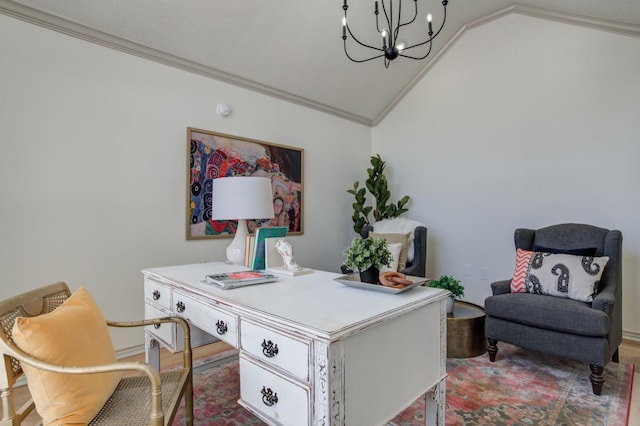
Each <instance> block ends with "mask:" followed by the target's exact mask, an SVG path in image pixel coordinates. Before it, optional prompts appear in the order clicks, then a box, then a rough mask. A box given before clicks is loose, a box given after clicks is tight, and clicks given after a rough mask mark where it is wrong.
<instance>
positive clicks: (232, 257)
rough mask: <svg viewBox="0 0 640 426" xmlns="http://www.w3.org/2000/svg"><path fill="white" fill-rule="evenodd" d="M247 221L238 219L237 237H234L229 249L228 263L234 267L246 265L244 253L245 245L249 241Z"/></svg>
mask: <svg viewBox="0 0 640 426" xmlns="http://www.w3.org/2000/svg"><path fill="white" fill-rule="evenodd" d="M248 234H249V232H248V231H247V221H246V220H244V219H238V228H237V229H236V236H235V237H233V241H231V244H229V246H228V247H227V261H228V262H229V263H233V264H234V265H244V251H245V243H246V239H247V235H248Z"/></svg>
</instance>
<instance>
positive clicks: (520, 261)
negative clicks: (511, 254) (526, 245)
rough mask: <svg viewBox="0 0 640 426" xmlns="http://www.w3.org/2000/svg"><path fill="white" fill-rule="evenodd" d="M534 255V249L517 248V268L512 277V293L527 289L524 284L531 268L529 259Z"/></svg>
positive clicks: (522, 291)
mask: <svg viewBox="0 0 640 426" xmlns="http://www.w3.org/2000/svg"><path fill="white" fill-rule="evenodd" d="M532 255H533V252H532V251H528V250H522V249H517V250H516V268H515V270H514V271H513V278H512V279H511V293H524V292H526V291H527V288H526V286H525V285H524V283H525V280H526V278H527V272H528V270H529V260H530V259H531V256H532Z"/></svg>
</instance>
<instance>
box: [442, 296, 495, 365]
mask: <svg viewBox="0 0 640 426" xmlns="http://www.w3.org/2000/svg"><path fill="white" fill-rule="evenodd" d="M484 319H485V313H484V309H482V307H480V306H478V305H474V304H473V303H469V302H462V301H456V302H455V304H454V305H453V313H451V314H448V315H447V358H471V357H474V356H479V355H482V354H483V353H485V352H486V351H487V339H486V338H485V336H484Z"/></svg>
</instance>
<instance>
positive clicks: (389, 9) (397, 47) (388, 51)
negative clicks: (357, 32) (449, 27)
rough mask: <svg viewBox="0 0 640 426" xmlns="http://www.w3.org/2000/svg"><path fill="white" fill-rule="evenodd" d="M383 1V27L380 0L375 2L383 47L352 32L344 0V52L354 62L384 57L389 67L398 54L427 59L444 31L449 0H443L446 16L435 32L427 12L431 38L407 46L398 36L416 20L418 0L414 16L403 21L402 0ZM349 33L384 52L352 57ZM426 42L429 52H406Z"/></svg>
mask: <svg viewBox="0 0 640 426" xmlns="http://www.w3.org/2000/svg"><path fill="white" fill-rule="evenodd" d="M381 3H382V11H383V13H384V18H385V20H386V22H383V27H382V28H381V27H380V21H379V14H380V13H379V8H378V1H377V0H376V1H375V2H374V7H375V9H374V14H375V15H376V29H377V30H378V33H380V35H381V36H382V47H375V46H370V45H368V44H366V43H362V42H361V41H360V40H358V39H357V38H356V36H354V35H353V33H352V32H351V28H349V23H348V22H347V10H348V9H349V6H348V5H347V0H344V4H343V5H342V10H344V17H343V18H342V40H343V42H344V53H345V54H346V55H347V58H349V59H351V60H352V61H353V62H368V61H371V60H373V59H378V58H382V57H384V67H385V68H389V64H390V63H391V61H393V60H394V59H396V58H397V57H398V56H402V57H404V58H409V59H416V60H421V59H425V58H426V57H427V56H429V54H430V53H431V46H432V41H433V39H435V38H436V37H437V36H438V34H440V31H442V28H443V27H444V23H445V21H446V20H447V3H449V2H448V0H442V9H443V16H444V17H443V19H442V24H441V25H440V28H439V29H438V31H436V32H435V34H434V32H433V28H432V26H431V14H430V13H429V14H427V16H426V22H427V26H428V31H427V34H428V35H429V38H427V39H426V40H425V41H423V42H420V43H416V44H412V45H410V46H407V43H405V42H403V41H401V39H399V38H398V37H399V35H400V28H402V27H404V26H405V25H409V24H411V23H413V22H414V21H415V20H416V18H417V16H418V0H413V4H414V13H413V18H412V19H411V20H408V21H406V22H401V18H402V0H395V1H394V0H388V2H386V3H385V0H381ZM387 3H388V4H387ZM394 3H395V4H396V8H397V10H398V12H397V16H394V14H393V6H394ZM394 18H395V20H394ZM385 23H386V27H384V24H385ZM347 33H349V35H350V36H351V38H353V40H354V41H355V42H356V43H358V44H359V45H360V46H363V47H367V48H369V49H373V50H377V51H379V52H382V53H380V54H376V55H374V56H372V57H370V58H367V59H354V58H352V57H351V55H349V52H348V51H347V38H348V37H347ZM425 44H428V45H429V49H428V50H427V53H425V54H424V55H422V56H411V55H407V54H406V52H407V51H408V50H409V49H413V48H415V47H420V46H424V45H425Z"/></svg>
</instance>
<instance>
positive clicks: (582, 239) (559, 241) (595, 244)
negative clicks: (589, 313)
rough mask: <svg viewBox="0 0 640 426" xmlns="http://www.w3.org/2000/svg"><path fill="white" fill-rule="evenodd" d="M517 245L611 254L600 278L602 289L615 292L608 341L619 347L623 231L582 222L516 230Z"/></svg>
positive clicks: (520, 247) (515, 239)
mask: <svg viewBox="0 0 640 426" xmlns="http://www.w3.org/2000/svg"><path fill="white" fill-rule="evenodd" d="M514 241H515V246H516V248H519V249H523V250H533V249H534V248H543V249H539V250H538V251H545V250H544V249H556V250H561V251H570V250H581V249H591V248H595V254H594V256H596V257H600V256H608V257H609V262H608V263H607V266H606V268H605V269H604V273H603V274H602V277H601V278H600V284H599V292H602V291H604V290H605V289H607V291H608V292H610V293H611V294H614V295H615V306H614V308H613V313H612V314H611V326H610V335H609V341H610V343H611V346H612V347H617V346H618V344H619V343H620V342H621V341H622V257H621V256H622V233H621V232H620V231H618V230H609V229H604V228H599V227H597V226H592V225H585V224H579V223H563V224H559V225H552V226H547V227H545V228H540V229H536V230H533V229H524V228H519V229H516V231H515V234H514Z"/></svg>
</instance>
